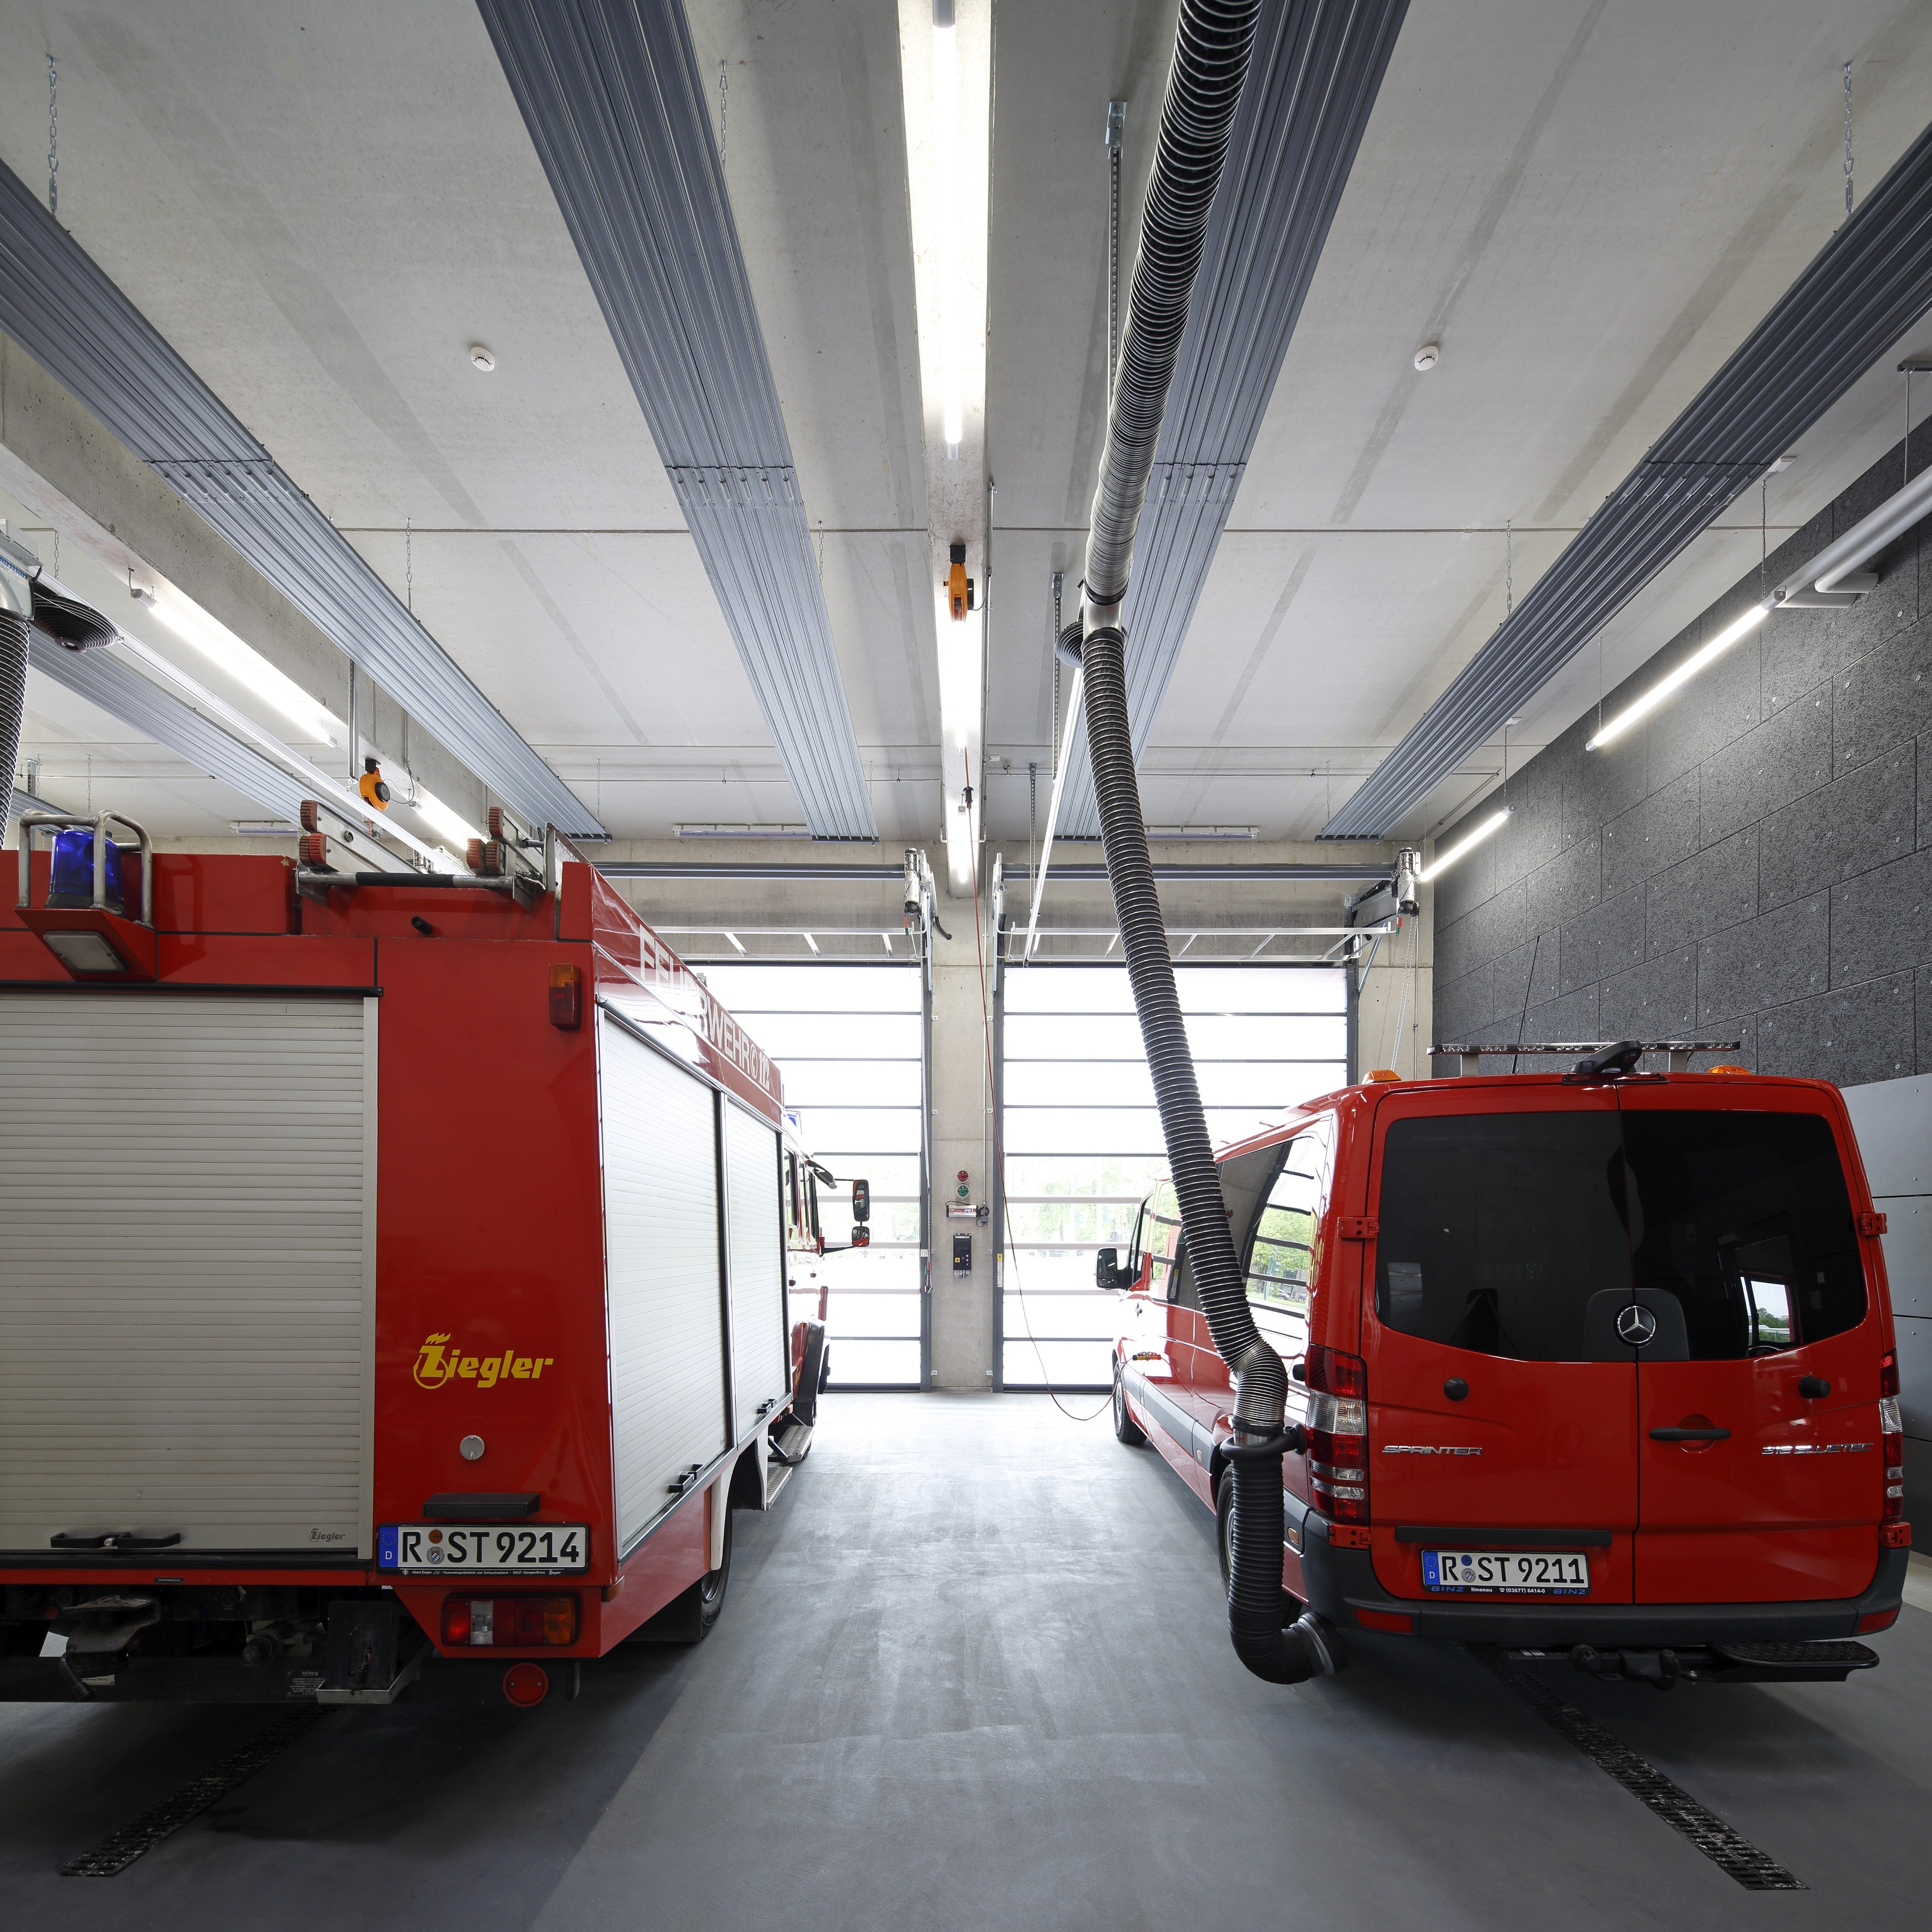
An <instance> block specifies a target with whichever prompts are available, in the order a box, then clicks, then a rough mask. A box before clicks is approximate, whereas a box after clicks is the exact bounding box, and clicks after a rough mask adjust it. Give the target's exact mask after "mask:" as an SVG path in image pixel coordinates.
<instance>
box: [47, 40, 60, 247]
mask: <svg viewBox="0 0 1932 1932" xmlns="http://www.w3.org/2000/svg"><path fill="white" fill-rule="evenodd" d="M47 212H48V213H49V214H51V215H52V216H53V217H55V219H56V220H58V218H59V215H60V69H59V68H57V67H56V66H55V65H54V57H53V55H52V54H49V55H48V56H47Z"/></svg>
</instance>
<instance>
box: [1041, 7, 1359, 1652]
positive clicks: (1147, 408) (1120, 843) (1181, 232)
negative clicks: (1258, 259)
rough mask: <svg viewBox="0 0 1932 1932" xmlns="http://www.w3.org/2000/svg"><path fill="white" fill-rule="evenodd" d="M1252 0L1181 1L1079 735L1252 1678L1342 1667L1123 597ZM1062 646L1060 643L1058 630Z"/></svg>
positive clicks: (1118, 399) (1114, 447)
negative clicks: (1298, 1477) (1285, 1617)
mask: <svg viewBox="0 0 1932 1932" xmlns="http://www.w3.org/2000/svg"><path fill="white" fill-rule="evenodd" d="M1258 10H1259V9H1258V5H1257V0H1220V4H1214V0H1183V4H1182V6H1181V24H1180V28H1179V31H1178V35H1177V37H1176V42H1175V55H1174V68H1173V71H1172V75H1171V76H1170V77H1169V82H1168V92H1167V100H1166V105H1165V107H1163V110H1162V115H1161V127H1160V143H1159V145H1158V147H1157V150H1156V152H1155V157H1154V172H1153V175H1152V178H1151V180H1150V181H1149V184H1148V199H1147V211H1146V214H1145V219H1144V221H1143V223H1142V234H1141V248H1140V255H1139V259H1138V260H1136V263H1135V264H1134V274H1133V284H1132V290H1131V293H1130V298H1129V305H1128V311H1127V331H1126V339H1125V341H1124V343H1123V344H1122V347H1121V366H1120V370H1119V374H1118V380H1117V382H1116V384H1115V392H1114V404H1113V410H1112V415H1111V416H1110V417H1109V421H1108V425H1107V448H1106V455H1105V457H1104V458H1103V460H1102V463H1101V469H1100V486H1099V487H1098V488H1097V490H1096V491H1095V493H1094V512H1093V527H1092V529H1091V533H1090V535H1089V536H1088V546H1087V582H1086V604H1085V611H1084V613H1083V616H1085V620H1086V622H1085V633H1084V635H1083V636H1082V639H1081V642H1080V643H1079V646H1078V649H1079V661H1080V663H1081V666H1082V671H1083V673H1084V677H1085V704H1086V712H1087V742H1088V751H1089V754H1090V755H1091V759H1092V761H1093V768H1094V796H1095V800H1096V802H1097V805H1098V807H1099V811H1100V837H1101V842H1102V845H1103V849H1104V850H1105V852H1106V859H1107V877H1108V882H1109V884H1110V885H1111V886H1112V889H1113V895H1114V910H1115V917H1116V919H1118V923H1119V926H1120V932H1121V951H1122V953H1124V955H1125V956H1126V959H1127V974H1128V977H1129V980H1130V982H1131V983H1132V985H1133V992H1134V1007H1135V1010H1136V1012H1137V1013H1138V1014H1139V1019H1140V1027H1141V1038H1142V1043H1143V1044H1144V1045H1145V1049H1146V1052H1147V1058H1148V1068H1149V1070H1150V1071H1151V1073H1152V1075H1153V1078H1154V1099H1155V1102H1156V1103H1157V1106H1159V1108H1160V1124H1161V1133H1162V1136H1163V1139H1165V1141H1166V1145H1167V1158H1168V1167H1169V1173H1170V1175H1171V1176H1172V1180H1173V1184H1174V1188H1175V1193H1176V1194H1177V1195H1178V1196H1179V1197H1180V1205H1181V1224H1182V1227H1183V1229H1184V1232H1185V1235H1186V1237H1187V1257H1188V1265H1189V1268H1190V1272H1191V1273H1192V1274H1193V1279H1194V1283H1195V1286H1196V1289H1197V1291H1198V1292H1199V1295H1200V1298H1201V1307H1202V1312H1203V1313H1204V1314H1205V1315H1206V1316H1207V1318H1208V1328H1209V1331H1210V1332H1211V1334H1212V1335H1213V1337H1214V1346H1215V1348H1216V1349H1217V1351H1218V1352H1220V1356H1221V1358H1222V1360H1223V1361H1225V1362H1226V1364H1228V1368H1229V1373H1230V1375H1231V1376H1232V1378H1233V1380H1234V1385H1235V1410H1234V1414H1235V1434H1236V1441H1235V1444H1234V1445H1233V1446H1232V1448H1230V1449H1229V1451H1228V1452H1227V1454H1228V1458H1229V1466H1230V1468H1231V1469H1232V1475H1233V1480H1234V1484H1235V1504H1234V1511H1233V1521H1232V1546H1233V1547H1232V1562H1231V1563H1230V1565H1229V1573H1230V1574H1229V1587H1228V1624H1229V1634H1230V1635H1231V1636H1232V1638H1233V1640H1234V1646H1235V1654H1236V1655H1238V1657H1239V1658H1241V1661H1242V1662H1243V1663H1244V1664H1246V1665H1247V1667H1248V1669H1249V1670H1252V1671H1253V1673H1255V1674H1256V1676H1258V1677H1262V1678H1265V1679H1268V1682H1271V1683H1275V1684H1297V1683H1300V1682H1303V1681H1304V1679H1308V1678H1310V1677H1313V1676H1318V1675H1327V1674H1330V1673H1333V1672H1334V1671H1335V1670H1337V1669H1338V1668H1339V1667H1340V1664H1341V1661H1342V1656H1341V1651H1340V1643H1339V1640H1338V1639H1337V1636H1336V1634H1335V1632H1334V1631H1333V1630H1332V1629H1331V1628H1330V1627H1329V1626H1328V1625H1326V1624H1325V1623H1324V1622H1322V1619H1319V1618H1318V1617H1316V1616H1314V1615H1313V1613H1308V1614H1306V1615H1304V1616H1303V1617H1302V1618H1301V1620H1300V1622H1298V1623H1297V1624H1296V1625H1295V1626H1294V1627H1293V1628H1292V1629H1291V1630H1288V1631H1283V1628H1282V1622H1281V1612H1282V1601H1283V1597H1282V1574H1281V1572H1282V1549H1283V1532H1284V1527H1285V1525H1284V1520H1283V1504H1282V1467H1281V1459H1282V1457H1283V1454H1284V1453H1285V1452H1286V1451H1287V1450H1288V1449H1289V1448H1290V1447H1291V1446H1295V1439H1293V1438H1291V1437H1290V1436H1288V1435H1287V1434H1285V1433H1284V1432H1283V1419H1284V1417H1285V1415H1286V1408H1287V1397H1288V1376H1287V1373H1286V1370H1285V1369H1284V1368H1283V1366H1282V1361H1281V1358H1280V1356H1279V1355H1277V1354H1276V1353H1275V1352H1274V1349H1271V1348H1270V1347H1269V1346H1268V1343H1266V1342H1265V1341H1264V1340H1262V1335H1261V1332H1260V1331H1259V1329H1257V1328H1256V1326H1255V1322H1254V1317H1253V1316H1252V1315H1251V1314H1250V1313H1249V1310H1248V1298H1247V1283H1245V1282H1244V1280H1242V1277H1241V1262H1240V1259H1239V1257H1238V1256H1237V1255H1236V1253H1235V1241H1234V1235H1233V1231H1232V1229H1230V1227H1229V1224H1228V1216H1227V1211H1226V1205H1225V1204H1224V1203H1223V1200H1222V1198H1221V1183H1220V1175H1219V1174H1218V1172H1217V1170H1216V1168H1215V1165H1214V1148H1213V1146H1212V1144H1211V1142H1210V1141H1209V1139H1208V1121H1207V1117H1206V1115H1205V1113H1204V1112H1202V1106H1201V1094H1200V1089H1199V1085H1197V1083H1196V1080H1195V1077H1194V1062H1193V1057H1192V1056H1191V1055H1190V1052H1189V1051H1188V1045H1187V1027H1186V1025H1185V1024H1184V1022H1183V1020H1182V1019H1181V1001H1180V998H1179V995H1178V994H1177V992H1176V991H1175V982H1174V965H1173V962H1172V959H1171V958H1170V957H1169V953H1168V945H1167V929H1166V922H1165V921H1164V920H1163V918H1162V916H1161V910H1160V895H1159V894H1158V893H1157V892H1156V891H1155V889H1154V865H1153V862H1152V860H1151V858H1150V856H1149V854H1148V841H1147V826H1146V823H1145V820H1144V819H1143V817H1142V812H1141V802H1140V787H1139V784H1138V782H1137V781H1136V778H1135V775H1134V761H1133V739H1132V737H1131V735H1130V730H1129V726H1128V716H1127V677H1126V666H1125V649H1124V646H1125V639H1124V634H1123V633H1122V631H1121V625H1120V616H1119V604H1120V601H1121V598H1123V597H1124V595H1126V593H1127V573H1128V567H1129V564H1130V561H1131V559H1132V556H1133V538H1134V532H1135V528H1136V524H1137V523H1138V522H1139V517H1140V511H1141V505H1142V503H1143V502H1145V499H1146V496H1147V484H1148V474H1149V472H1151V469H1152V467H1153V464H1154V446H1155V443H1156V442H1157V439H1158V438H1159V436H1160V424H1161V418H1162V416H1163V413H1164V411H1165V410H1166V404H1167V392H1168V387H1169V383H1171V382H1172V379H1173V375H1174V365H1175V358H1176V356H1178V353H1179V350H1180V347H1181V333H1182V331H1183V330H1184V329H1185V327H1186V326H1187V305H1188V301H1189V298H1190V296H1191V294H1192V293H1193V286H1194V278H1195V274H1196V271H1197V269H1199V266H1200V263H1201V251H1202V242H1203V239H1204V237H1205V233H1206V228H1207V221H1208V209H1209V208H1210V206H1211V204H1212V202H1213V201H1214V190H1215V189H1216V187H1217V185H1218V184H1219V183H1220V177H1221V167H1222V163H1223V160H1224V159H1225V157H1226V152H1227V144H1228V133H1229V127H1230V125H1231V124H1232V121H1233V119H1234V114H1235V103H1236V101H1237V100H1238V98H1239V97H1240V95H1241V84H1242V82H1243V80H1244V79H1245V78H1246V76H1247V67H1248V61H1249V56H1250V52H1251V51H1252V49H1253V40H1254V29H1255V20H1256V13H1257V12H1258ZM1058 643H1059V646H1060V648H1061V649H1062V650H1063V652H1067V654H1069V655H1070V654H1071V651H1072V648H1073V647H1072V645H1071V640H1070V639H1069V638H1065V637H1063V638H1062V639H1061V640H1058Z"/></svg>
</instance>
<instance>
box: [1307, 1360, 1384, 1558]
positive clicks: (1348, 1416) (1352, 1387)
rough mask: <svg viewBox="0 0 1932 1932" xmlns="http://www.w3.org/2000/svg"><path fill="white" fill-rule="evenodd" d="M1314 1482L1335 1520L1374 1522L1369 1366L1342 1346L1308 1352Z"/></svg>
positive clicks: (1318, 1503) (1320, 1502)
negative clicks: (1344, 1351) (1341, 1347)
mask: <svg viewBox="0 0 1932 1932" xmlns="http://www.w3.org/2000/svg"><path fill="white" fill-rule="evenodd" d="M1307 1376H1308V1388H1309V1391H1310V1394H1309V1403H1308V1425H1307V1426H1308V1460H1309V1481H1310V1484H1312V1485H1313V1490H1314V1501H1315V1507H1316V1508H1317V1509H1319V1511H1321V1512H1322V1514H1323V1515H1324V1516H1325V1517H1328V1520H1330V1521H1331V1523H1364V1524H1365V1523H1367V1521H1368V1520H1369V1369H1368V1364H1367V1363H1366V1362H1364V1361H1363V1360H1362V1358H1361V1356H1359V1355H1343V1353H1342V1352H1341V1351H1340V1349H1325V1348H1322V1347H1320V1346H1316V1347H1314V1348H1311V1349H1310V1350H1309V1352H1308V1358H1307Z"/></svg>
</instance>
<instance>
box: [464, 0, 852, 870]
mask: <svg viewBox="0 0 1932 1932" xmlns="http://www.w3.org/2000/svg"><path fill="white" fill-rule="evenodd" d="M478 7H479V8H480V10H481V13H482V16H483V20H484V25H485V26H487V28H488V29H489V31H490V38H491V40H493V41H494V42H495V43H496V54H497V57H498V58H499V60H501V62H502V64H503V71H504V73H505V75H506V76H507V77H508V80H509V83H510V89H511V92H512V93H513V94H514V95H515V97H516V101H517V107H519V109H520V110H521V111H522V113H523V121H524V124H525V125H526V127H528V129H529V134H530V139H531V140H532V142H534V143H535V147H536V150H537V154H538V157H539V158H540V159H541V161H542V163H543V166H544V172H545V173H546V174H547V175H548V176H549V177H550V187H551V190H552V191H553V193H555V194H556V200H557V205H558V207H559V208H560V209H561V210H562V214H563V218H564V220H565V223H567V224H568V227H569V229H570V233H571V239H572V240H573V241H574V242H575V243H576V244H577V254H578V255H579V256H580V257H581V259H582V260H583V268H584V272H585V274H586V275H587V276H588V277H589V281H590V285H591V287H592V289H593V290H595V293H596V296H597V300H598V305H599V306H600V307H601V308H602V310H603V311H604V321H605V323H606V324H607V326H609V329H610V335H611V339H612V341H613V342H614V343H615V344H616V348H617V353H618V356H619V358H620V359H622V362H623V365H624V368H625V372H626V374H628V376H629V377H630V379H631V387H632V389H634V390H635V391H636V392H637V401H638V404H639V405H640V407H641V408H642V409H643V413H644V419H645V421H646V422H647V423H648V424H649V426H650V431H651V434H652V437H653V438H654V439H655V441H656V443H657V447H658V455H660V456H661V458H663V459H664V467H665V468H666V469H667V470H668V471H669V472H670V478H671V481H672V483H673V486H674V487H676V491H677V495H678V501H679V503H680V504H681V505H682V506H683V509H684V513H685V520H686V521H687V522H688V523H689V524H690V526H691V535H692V537H693V538H694V540H695V541H696V543H697V549H698V554H699V555H700V556H702V557H703V559H704V567H705V569H706V571H707V572H708V573H709V575H710V578H711V583H712V589H714V590H715V592H717V595H718V603H719V605H720V606H721V608H722V609H723V611H724V620H725V622H726V623H727V625H729V626H730V631H731V634H732V637H733V639H734V640H736V643H737V646H738V654H739V656H740V657H741V658H742V659H743V660H744V664H745V672H746V674H747V675H748V676H749V678H750V679H751V688H752V689H753V691H754V692H755V693H756V694H757V700H758V706H759V709H760V710H761V711H762V712H763V714H764V718H765V724H766V729H767V730H769V732H770V733H771V734H772V743H773V744H774V745H776V746H777V748H778V755H779V756H780V757H781V759H782V760H784V767H785V771H786V773H787V776H788V777H789V778H790V780H791V784H792V789H793V791H795V792H796V793H797V795H798V799H799V804H800V805H802V807H803V808H804V811H805V818H806V820H807V822H808V823H809V824H810V826H811V830H812V835H813V836H814V837H815V838H853V839H871V838H876V837H877V828H876V827H875V826H874V823H873V818H872V808H871V799H870V796H869V794H868V792H867V790H866V785H865V771H864V768H863V766H862V764H861V763H860V760H859V742H858V737H857V734H856V733H855V732H854V730H853V727H852V714H851V712H850V708H849V707H848V706H847V703H846V700H845V687H844V681H843V679H842V678H841V676H840V674H839V670H838V654H837V652H836V651H835V649H834V647H833V645H832V625H831V620H830V619H829V617H828V616H827V615H826V609H825V596H824V592H823V586H821V584H820V581H819V576H818V571H817V565H815V564H814V562H813V559H812V553H811V537H810V533H809V531H808V527H807V524H806V520H805V507H804V504H803V502H802V500H801V499H800V496H799V485H798V475H797V472H796V470H795V469H793V465H792V454H791V443H790V438H789V437H787V434H786V433H785V425H784V416H783V415H782V413H781V411H780V410H779V407H778V392H777V389H776V386H775V384H774V383H773V382H772V372H771V365H770V363H769V361H768V359H766V354H765V344H764V337H763V334H762V332H760V329H759V326H758V317H757V311H756V309H755V308H754V306H753V304H752V300H751V283H750V281H749V278H748V277H747V275H745V262H744V256H743V254H742V251H741V249H740V248H739V242H738V230H737V226H736V223H735V222H734V221H733V219H732V216H731V208H730V201H729V199H728V198H727V196H726V193H725V190H724V170H723V169H722V168H721V166H719V164H718V151H717V148H716V145H715V143H714V142H713V140H712V131H711V118H710V115H709V112H708V111H707V110H706V105H705V98H704V81H703V77H702V76H701V75H700V74H699V72H698V69H697V55H696V54H695V53H694V52H693V50H692V48H691V34H690V30H689V28H688V25H687V23H686V22H685V14H684V8H683V7H682V5H681V4H679V0H478ZM670 674H672V675H675V674H676V673H675V670H672V671H671V672H670Z"/></svg>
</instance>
